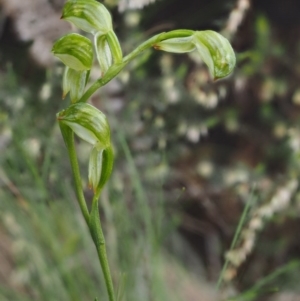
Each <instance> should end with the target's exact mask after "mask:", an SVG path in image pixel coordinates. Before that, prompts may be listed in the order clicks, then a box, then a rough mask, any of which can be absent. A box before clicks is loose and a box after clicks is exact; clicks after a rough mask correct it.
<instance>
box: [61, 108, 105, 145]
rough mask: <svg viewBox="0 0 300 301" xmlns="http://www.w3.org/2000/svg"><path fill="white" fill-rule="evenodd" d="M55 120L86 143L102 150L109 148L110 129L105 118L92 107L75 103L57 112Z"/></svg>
mask: <svg viewBox="0 0 300 301" xmlns="http://www.w3.org/2000/svg"><path fill="white" fill-rule="evenodd" d="M57 119H58V121H59V122H60V123H63V124H65V125H67V126H69V127H70V128H71V129H72V131H73V132H74V133H75V134H76V135H77V136H79V137H80V138H81V139H83V140H85V141H86V142H88V143H90V144H92V145H96V144H97V145H98V147H99V148H100V147H101V148H103V149H105V148H107V147H109V146H110V128H109V125H108V122H107V119H106V116H105V115H104V114H103V113H102V112H101V111H99V110H98V109H96V108H95V107H94V106H91V105H90V104H87V103H75V104H73V105H70V106H69V107H68V108H67V109H65V110H63V111H61V112H59V113H58V114H57Z"/></svg>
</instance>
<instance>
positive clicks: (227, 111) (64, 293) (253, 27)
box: [0, 0, 300, 300]
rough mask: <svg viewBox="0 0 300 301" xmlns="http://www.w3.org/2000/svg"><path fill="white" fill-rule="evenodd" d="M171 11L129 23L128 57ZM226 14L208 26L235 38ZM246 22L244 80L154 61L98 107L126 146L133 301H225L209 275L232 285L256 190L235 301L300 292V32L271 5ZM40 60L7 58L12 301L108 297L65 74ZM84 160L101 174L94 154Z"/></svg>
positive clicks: (83, 150)
mask: <svg viewBox="0 0 300 301" xmlns="http://www.w3.org/2000/svg"><path fill="white" fill-rule="evenodd" d="M167 4H168V5H169V6H168V7H172V5H173V4H174V2H173V1H167V0H165V1H160V2H159V1H158V3H157V6H156V5H152V6H150V7H149V8H145V9H144V10H143V11H140V12H138V11H127V12H125V13H124V14H118V13H117V12H115V13H114V14H115V19H116V22H117V28H116V31H117V33H118V34H119V35H120V36H121V38H122V46H123V47H124V52H126V53H128V52H129V50H131V49H132V45H137V44H138V43H139V42H140V41H142V40H143V39H144V35H148V34H149V35H150V33H151V34H152V33H154V32H155V30H156V29H155V28H156V25H161V24H160V19H159V18H158V16H159V14H156V13H157V12H158V11H159V10H160V9H161V8H160V7H161V6H163V5H167ZM228 7H229V9H232V8H233V6H232V4H231V5H229V2H228ZM191 8H192V7H191ZM148 9H149V10H148ZM229 9H228V10H229ZM150 10H151V16H156V15H157V21H155V22H154V21H151V20H153V19H152V18H150V14H149V15H148V12H150ZM196 11H197V10H196V9H195V12H196ZM204 13H205V10H204V8H203V14H204ZM179 15H180V14H179ZM210 16H211V17H210V20H211V22H212V23H210V22H208V23H205V22H206V21H205V22H204V23H201V22H200V21H199V28H193V29H203V28H202V27H206V26H208V25H207V24H209V25H211V24H212V26H215V27H216V28H217V27H218V26H219V24H222V25H224V21H223V22H221V21H220V20H221V19H220V18H216V17H215V16H219V14H218V13H216V14H210ZM170 18H171V17H170ZM190 19H191V20H189V22H191V23H193V22H194V23H193V24H195V26H197V27H198V23H197V22H198V20H195V19H194V18H192V17H191V18H190ZM245 19H246V20H245V22H244V23H243V24H242V26H241V27H240V28H239V30H238V31H237V33H236V35H234V36H233V40H232V42H233V45H234V46H235V48H236V50H237V52H238V60H239V61H238V66H237V68H236V70H235V74H234V75H233V76H231V77H230V78H228V79H226V80H222V81H219V82H215V83H213V82H211V81H210V80H209V76H208V72H207V70H206V69H205V68H204V67H203V65H202V64H201V62H199V61H197V59H196V58H195V57H194V56H193V55H191V56H176V55H169V54H164V53H158V52H151V51H148V52H145V53H144V54H143V56H141V57H140V58H139V59H138V60H137V61H136V62H134V63H133V64H131V65H130V66H129V67H128V68H127V69H126V71H124V72H122V73H121V74H120V76H119V77H118V80H116V81H114V82H112V83H111V85H109V86H107V87H106V88H104V89H103V90H102V91H101V92H100V93H99V96H98V97H95V98H93V100H92V102H93V103H94V104H95V105H97V106H98V107H99V108H101V109H102V110H104V111H105V112H106V113H107V115H108V118H109V120H110V123H111V127H112V131H113V135H112V136H113V137H115V138H114V141H113V143H114V146H115V150H116V156H117V163H116V166H115V169H114V173H113V176H112V180H111V181H110V184H109V187H108V188H107V190H106V191H105V193H104V196H103V198H102V200H101V207H102V208H101V209H102V213H103V221H104V226H105V231H106V236H107V245H108V248H109V252H108V254H109V260H110V263H111V265H112V266H113V271H114V272H113V273H114V275H113V277H114V280H115V281H116V283H123V284H122V285H123V287H125V288H126V289H125V292H124V294H125V298H124V300H126V299H128V300H177V299H178V300H199V299H197V296H199V295H200V292H199V290H200V291H201V293H202V294H204V293H203V292H205V294H206V293H207V300H217V297H216V296H215V295H214V293H215V292H214V291H213V290H211V287H210V285H208V284H207V282H206V280H205V279H204V278H207V279H210V281H211V283H215V282H216V279H217V277H218V275H219V272H220V270H221V266H222V262H223V259H224V254H225V252H226V250H228V249H229V246H230V242H231V240H232V237H233V234H234V231H235V229H236V226H237V223H238V220H239V218H240V216H241V214H242V210H243V207H244V205H245V203H246V202H247V201H248V200H249V194H250V191H251V189H252V187H253V186H255V187H256V188H255V194H256V198H257V201H256V202H255V204H253V206H252V207H251V210H250V213H249V214H248V216H247V218H246V223H245V227H244V229H243V230H242V232H241V235H240V237H239V240H238V242H237V247H236V248H235V250H233V252H231V253H230V252H229V253H228V254H227V257H228V258H229V259H230V260H229V261H230V264H229V268H228V270H227V272H226V273H225V276H224V277H225V278H224V281H225V285H224V288H223V291H222V292H223V294H224V295H223V296H224V299H225V297H226V298H227V297H228V298H229V297H232V300H280V298H284V297H286V298H287V296H293V295H295V296H297V294H298V284H297V282H296V281H295V279H298V278H299V262H298V261H297V260H298V259H299V254H300V253H299V252H300V237H299V234H298V231H297V230H296V229H298V227H299V215H300V205H299V204H300V198H299V197H300V194H299V188H298V179H299V170H300V169H299V151H300V140H299V139H300V138H299V137H300V129H299V113H300V107H299V104H300V96H299V95H300V92H299V91H300V90H299V80H298V79H299V72H300V68H299V66H300V65H299V62H300V60H299V59H300V57H299V33H297V31H296V29H291V28H289V29H286V28H284V27H282V26H280V24H276V23H274V21H272V22H271V21H270V20H269V19H268V18H267V17H265V15H264V14H263V12H260V11H258V8H257V7H256V6H254V8H253V11H252V12H249V15H248V16H246V17H245ZM147 20H150V21H151V22H150V21H147ZM184 20H186V18H183V19H180V20H179V21H178V22H179V23H180V22H183V23H184ZM147 22H148V23H147ZM149 22H150V23H149ZM183 23H180V25H182V24H183ZM200 23H201V24H200ZM173 24H178V23H177V21H176V19H174V21H173ZM186 24H187V23H184V25H183V27H188V24H187V25H186ZM162 26H164V25H162ZM216 28H215V29H216ZM218 28H219V27H218ZM167 29H169V28H167ZM146 30H147V32H146V33H145V31H146ZM6 41H8V40H6ZM15 43H16V42H15ZM11 45H13V46H11ZM10 47H14V51H12V48H10ZM27 47H29V45H23V44H17V46H16V45H14V44H11V43H8V42H6V43H1V49H0V66H1V67H0V106H1V114H0V149H1V156H0V162H1V170H0V171H1V172H0V200H1V201H0V207H1V210H0V212H1V213H0V225H1V226H0V235H1V241H2V242H3V243H1V244H0V261H1V272H0V280H1V281H0V282H1V288H0V299H1V300H2V299H3V300H26V298H27V299H28V300H41V299H43V300H57V299H62V300H93V299H94V298H95V297H96V296H98V300H105V297H103V295H102V292H104V289H103V288H102V287H101V283H103V281H102V280H101V273H100V269H99V267H98V264H97V266H96V265H95V264H94V260H93V258H95V257H94V256H95V252H94V250H93V248H92V247H91V246H92V244H91V241H90V239H89V236H88V235H86V234H87V233H86V232H87V231H86V229H85V227H83V225H82V222H81V220H80V218H79V217H78V215H77V213H78V211H77V207H76V205H75V196H74V194H73V192H72V189H71V188H70V187H71V181H72V180H71V176H70V168H69V163H68V162H67V160H66V159H65V158H66V150H65V149H64V145H63V141H62V139H61V137H60V135H59V132H58V128H57V125H56V121H55V113H56V112H57V111H59V110H61V109H62V108H63V107H64V106H65V105H64V103H63V102H61V89H60V86H59V82H60V79H61V72H62V71H61V68H60V66H56V67H55V68H53V69H51V70H47V71H44V70H41V69H39V68H35V67H33V64H32V61H30V60H29V59H28V58H27V57H26V49H27ZM16 50H18V52H17V54H15V51H16ZM102 100H103V101H102ZM104 100H107V101H104ZM78 149H79V154H80V164H81V165H82V166H85V164H86V162H87V161H86V160H87V157H88V152H89V148H88V146H87V145H85V144H83V143H80V144H78ZM82 171H83V174H85V172H86V168H83V169H82ZM86 194H87V196H89V191H86ZM183 266H184V267H185V268H183ZM185 269H188V270H189V273H187V272H186V271H185ZM122 273H124V274H125V276H123V275H122ZM170 275H172V277H173V276H174V275H175V276H178V278H176V279H175V280H174V281H173V278H172V277H171V276H170ZM175 276H174V277H175ZM195 278H196V279H197V280H195ZM182 279H184V281H183V280H182ZM199 279H200V280H199ZM258 279H262V280H261V281H260V282H258V283H257V280H258ZM181 282H184V284H182V283H181ZM186 282H188V283H190V284H191V286H188V285H186ZM200 283H203V287H202V286H201V285H202V284H201V285H200ZM122 285H121V286H122ZM199 286H201V287H200V288H199ZM54 287H55V289H53V288H54ZM187 288H190V290H191V291H192V293H191V295H188V292H187ZM121 291H122V290H121ZM179 291H180V292H181V293H179ZM239 293H241V295H239ZM103 294H104V293H103ZM57 296H59V298H58V297H57ZM134 296H137V297H136V299H134ZM175 296H176V297H175ZM187 296H189V297H187ZM209 296H210V297H209ZM176 298H177V299H176ZM193 298H194V299H193ZM209 298H211V299H209Z"/></svg>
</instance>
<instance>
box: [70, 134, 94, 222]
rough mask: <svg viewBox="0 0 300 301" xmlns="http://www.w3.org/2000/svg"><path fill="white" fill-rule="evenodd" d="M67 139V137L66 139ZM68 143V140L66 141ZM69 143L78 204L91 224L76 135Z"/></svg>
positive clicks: (71, 137) (71, 135)
mask: <svg viewBox="0 0 300 301" xmlns="http://www.w3.org/2000/svg"><path fill="white" fill-rule="evenodd" d="M64 138H65V137H64ZM65 141H66V139H65ZM66 143H67V146H68V147H67V149H68V153H69V158H70V162H71V167H72V172H73V177H74V181H75V189H76V195H77V199H78V203H79V206H80V209H81V212H82V215H83V216H84V219H85V221H86V223H87V224H88V223H89V216H90V215H89V211H88V208H87V206H86V201H85V198H84V195H83V189H82V183H81V177H80V171H79V165H78V161H77V156H76V149H75V143H74V133H73V132H72V134H70V136H69V138H68V139H67V141H66Z"/></svg>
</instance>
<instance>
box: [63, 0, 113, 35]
mask: <svg viewBox="0 0 300 301" xmlns="http://www.w3.org/2000/svg"><path fill="white" fill-rule="evenodd" d="M61 18H62V19H64V20H66V21H69V22H71V23H73V24H74V25H75V26H77V27H78V28H80V29H82V30H84V31H86V32H89V33H92V34H96V33H98V32H100V33H102V34H105V33H107V32H108V31H110V30H112V19H111V15H110V13H109V11H108V10H107V9H106V7H105V6H104V5H103V4H101V3H99V2H97V1H95V0H70V1H68V2H67V3H66V4H65V6H64V8H63V14H62V17H61Z"/></svg>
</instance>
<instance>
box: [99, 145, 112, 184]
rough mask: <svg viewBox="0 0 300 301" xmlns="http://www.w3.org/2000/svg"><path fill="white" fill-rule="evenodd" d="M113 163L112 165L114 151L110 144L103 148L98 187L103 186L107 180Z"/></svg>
mask: <svg viewBox="0 0 300 301" xmlns="http://www.w3.org/2000/svg"><path fill="white" fill-rule="evenodd" d="M113 165H114V152H113V149H112V147H111V145H110V146H108V147H107V148H106V149H104V150H103V158H102V170H101V178H100V182H99V187H98V188H100V189H102V188H103V186H104V185H105V184H106V182H107V181H108V179H109V177H110V175H111V172H112V169H113Z"/></svg>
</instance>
